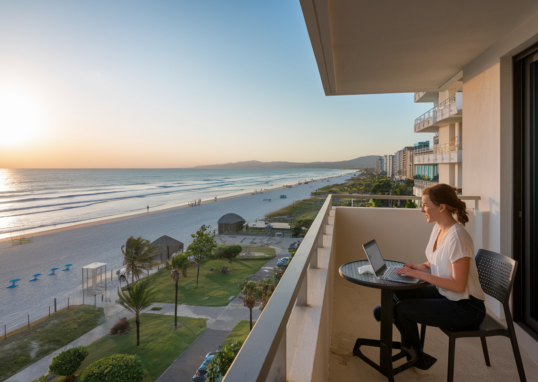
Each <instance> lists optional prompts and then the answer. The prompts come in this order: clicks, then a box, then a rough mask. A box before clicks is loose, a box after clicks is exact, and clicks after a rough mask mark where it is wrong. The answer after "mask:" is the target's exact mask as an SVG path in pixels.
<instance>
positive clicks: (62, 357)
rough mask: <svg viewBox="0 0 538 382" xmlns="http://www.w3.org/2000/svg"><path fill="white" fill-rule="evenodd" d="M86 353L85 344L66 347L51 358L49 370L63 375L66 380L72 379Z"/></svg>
mask: <svg viewBox="0 0 538 382" xmlns="http://www.w3.org/2000/svg"><path fill="white" fill-rule="evenodd" d="M88 354H89V352H88V349H87V348H86V346H77V347H74V348H69V349H66V350H64V351H62V352H61V353H60V354H58V355H57V356H56V357H54V358H53V359H52V363H51V364H50V366H49V370H50V371H51V372H52V373H54V374H58V375H63V376H65V377H66V378H65V380H66V381H72V380H73V379H74V376H73V374H74V373H75V371H77V370H78V368H79V367H80V365H81V364H82V361H84V359H85V358H86V357H87V356H88Z"/></svg>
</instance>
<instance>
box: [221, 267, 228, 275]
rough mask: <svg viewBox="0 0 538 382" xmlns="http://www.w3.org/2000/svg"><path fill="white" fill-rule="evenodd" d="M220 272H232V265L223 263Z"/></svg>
mask: <svg viewBox="0 0 538 382" xmlns="http://www.w3.org/2000/svg"><path fill="white" fill-rule="evenodd" d="M220 272H221V273H224V274H226V273H229V272H230V267H228V266H226V265H223V266H222V267H220Z"/></svg>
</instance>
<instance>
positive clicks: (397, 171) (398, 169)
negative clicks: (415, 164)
mask: <svg viewBox="0 0 538 382" xmlns="http://www.w3.org/2000/svg"><path fill="white" fill-rule="evenodd" d="M402 161H403V150H398V151H396V153H395V154H394V175H396V176H402V164H403V163H402Z"/></svg>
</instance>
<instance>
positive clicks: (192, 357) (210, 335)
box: [6, 236, 296, 382]
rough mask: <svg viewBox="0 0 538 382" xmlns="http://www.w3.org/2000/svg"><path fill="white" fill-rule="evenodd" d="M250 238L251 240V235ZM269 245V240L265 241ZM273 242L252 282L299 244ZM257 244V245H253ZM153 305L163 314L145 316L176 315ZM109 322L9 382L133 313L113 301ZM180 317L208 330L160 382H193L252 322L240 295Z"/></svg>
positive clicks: (43, 368) (35, 374)
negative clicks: (208, 359) (209, 358)
mask: <svg viewBox="0 0 538 382" xmlns="http://www.w3.org/2000/svg"><path fill="white" fill-rule="evenodd" d="M243 238H244V237H241V236H237V237H234V238H229V237H227V238H226V242H227V243H228V244H232V243H236V242H240V241H241V240H242V239H243ZM249 239H252V237H251V236H250V237H249ZM254 239H256V241H260V242H261V240H262V238H254ZM263 240H264V241H265V242H266V241H267V238H263ZM273 240H274V243H273V244H271V245H272V246H274V247H275V249H276V253H277V256H276V257H275V258H274V259H271V260H270V261H268V262H267V264H266V265H265V266H264V267H262V268H261V269H260V270H259V271H258V272H256V273H255V274H254V275H252V276H251V277H250V278H249V280H259V279H262V278H265V277H268V276H270V275H271V272H272V270H273V268H274V267H275V266H276V263H277V262H278V260H279V259H280V258H281V257H283V256H287V254H288V252H287V248H288V246H289V244H291V243H293V242H294V241H296V239H277V240H275V239H273ZM254 244H256V243H254ZM116 299H117V296H111V300H112V301H115V300H116ZM152 306H161V307H162V308H163V309H162V310H160V311H151V310H150V309H151V307H150V308H148V310H146V313H153V314H164V315H174V304H166V303H155V304H153V305H152ZM104 308H105V316H106V322H105V323H103V324H101V325H100V326H98V327H96V328H94V329H92V330H90V331H89V332H88V333H86V334H84V335H83V336H81V337H80V338H78V339H76V340H75V341H73V342H71V343H69V344H68V345H66V346H64V347H62V348H60V349H58V350H56V351H55V352H53V353H52V354H49V355H48V356H46V357H44V358H42V359H41V360H39V361H37V362H36V363H34V364H32V365H30V366H28V367H27V368H26V369H24V370H22V371H20V372H19V373H17V374H15V375H14V376H12V377H10V378H9V379H7V380H6V382H31V381H34V380H35V379H37V378H39V377H40V376H42V375H43V374H45V373H46V372H47V371H48V369H49V365H50V363H51V361H52V358H54V357H55V356H56V355H57V354H58V353H60V352H61V351H63V350H65V349H67V348H70V347H73V346H79V345H85V346H87V345H89V344H91V343H92V342H94V341H96V340H98V339H99V338H101V337H103V336H105V335H107V334H108V330H109V329H110V327H111V326H112V325H114V323H116V321H117V320H118V319H120V318H121V317H127V318H130V317H133V314H132V313H130V312H129V311H127V310H126V309H124V308H123V307H121V306H120V305H118V304H115V303H113V302H111V303H106V304H104ZM178 316H183V317H192V318H206V319H207V330H205V331H204V332H203V333H202V334H201V335H200V336H199V337H198V338H197V339H196V340H195V341H194V342H193V343H192V344H191V345H190V346H189V347H188V348H187V349H186V350H185V351H184V352H183V353H182V354H181V355H180V356H179V357H178V358H177V359H176V361H174V363H173V364H172V365H171V366H170V367H169V368H168V369H167V370H166V371H165V372H164V373H163V374H162V375H161V377H160V378H159V379H158V380H157V381H158V382H171V381H190V380H191V379H192V376H193V375H194V373H195V372H196V370H197V369H198V367H199V366H200V365H201V364H202V362H203V361H204V359H205V355H206V354H207V353H209V352H213V351H215V350H217V349H218V347H219V345H220V344H221V343H222V341H224V339H225V338H226V336H227V335H228V333H230V331H231V330H232V329H233V327H234V326H235V325H236V324H237V323H238V322H239V321H241V320H248V319H249V310H248V308H245V307H244V306H243V302H242V300H241V298H240V296H236V297H235V298H234V299H233V300H232V301H231V302H230V304H228V305H227V306H218V307H212V306H192V305H180V306H178ZM259 316H260V311H259V309H258V308H255V309H254V310H253V311H252V318H253V320H257V319H258V317H259Z"/></svg>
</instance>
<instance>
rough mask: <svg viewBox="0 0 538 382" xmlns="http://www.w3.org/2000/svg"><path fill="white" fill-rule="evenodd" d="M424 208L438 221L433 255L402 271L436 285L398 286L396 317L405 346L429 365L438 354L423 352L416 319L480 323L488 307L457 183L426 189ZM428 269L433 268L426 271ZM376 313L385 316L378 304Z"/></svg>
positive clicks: (446, 324) (445, 324) (455, 325)
mask: <svg viewBox="0 0 538 382" xmlns="http://www.w3.org/2000/svg"><path fill="white" fill-rule="evenodd" d="M422 212H423V213H424V214H425V215H426V220H427V221H428V222H429V223H435V226H434V227H433V231H432V233H431V236H430V241H429V243H428V246H427V247H426V257H427V259H428V261H426V262H425V263H422V264H405V265H404V266H403V267H402V268H400V269H399V270H398V271H397V273H398V274H405V275H407V276H410V277H416V278H417V279H421V280H424V281H426V282H428V283H430V284H431V285H430V286H428V287H426V288H419V289H411V290H403V291H396V292H395V300H397V301H396V304H395V311H394V323H395V325H396V327H397V328H398V330H399V331H400V334H401V336H402V345H403V347H404V348H405V349H404V350H406V351H407V352H408V353H409V354H412V353H413V352H416V353H417V356H418V360H417V362H416V363H415V365H414V366H415V367H417V368H419V369H422V370H427V369H429V368H430V367H431V366H432V365H433V364H434V363H435V361H436V359H435V358H433V357H431V356H429V355H427V354H425V353H423V352H422V346H421V341H420V337H419V332H418V325H417V324H418V323H420V324H426V325H428V326H436V327H441V328H450V329H462V328H472V327H478V326H479V325H480V323H481V322H482V320H483V319H484V317H485V314H486V308H485V306H484V299H485V297H484V292H483V291H482V288H481V286H480V282H479V279H478V271H477V268H476V262H475V260H474V257H475V252H474V245H473V239H472V238H471V236H470V235H469V233H468V232H467V231H466V230H465V228H463V226H464V225H465V223H467V222H468V221H469V218H468V217H467V211H466V210H465V203H464V202H463V201H461V200H460V199H459V198H458V197H457V195H456V192H455V191H454V189H453V188H452V187H450V186H449V185H446V184H438V185H435V186H432V187H428V188H426V189H425V190H424V191H423V192H422ZM454 215H456V218H457V220H456V219H454ZM428 269H429V270H431V274H430V273H426V272H423V271H426V270H428ZM374 316H375V317H376V319H378V318H379V317H380V311H379V307H376V309H374Z"/></svg>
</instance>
